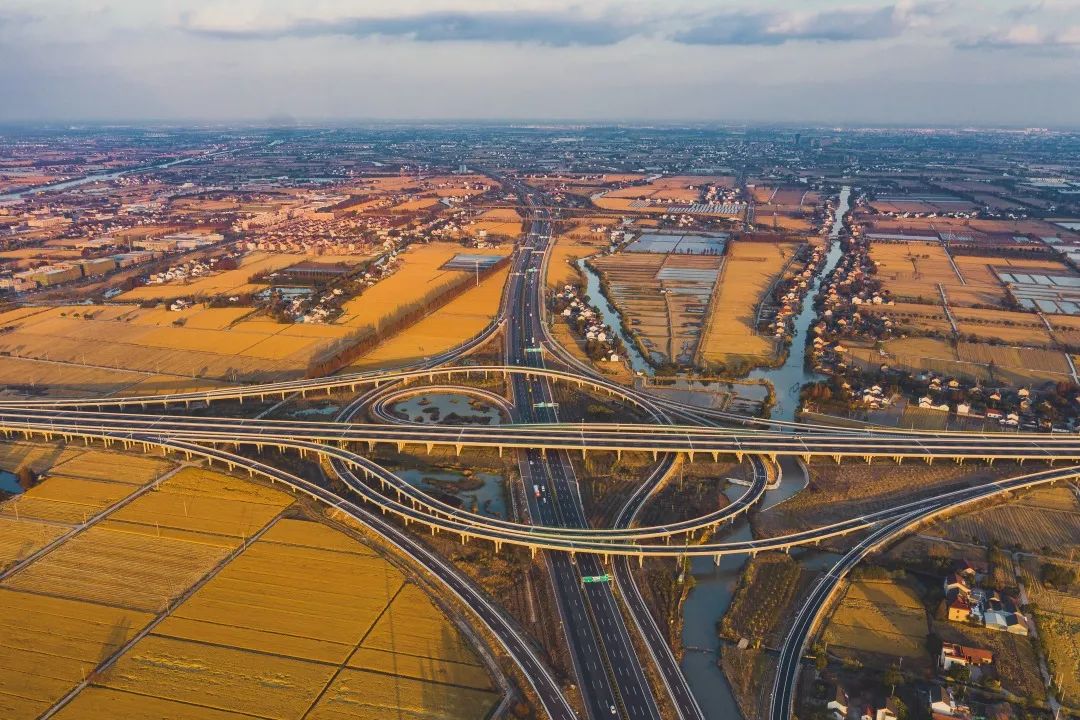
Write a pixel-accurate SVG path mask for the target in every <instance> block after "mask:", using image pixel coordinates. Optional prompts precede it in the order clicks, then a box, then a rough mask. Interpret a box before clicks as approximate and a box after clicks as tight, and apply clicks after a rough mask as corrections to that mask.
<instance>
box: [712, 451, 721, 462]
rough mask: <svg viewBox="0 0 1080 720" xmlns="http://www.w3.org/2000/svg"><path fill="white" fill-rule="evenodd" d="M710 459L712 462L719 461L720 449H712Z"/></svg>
mask: <svg viewBox="0 0 1080 720" xmlns="http://www.w3.org/2000/svg"><path fill="white" fill-rule="evenodd" d="M712 461H713V462H714V463H718V462H720V451H719V450H713V451H712Z"/></svg>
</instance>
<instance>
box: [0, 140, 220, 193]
mask: <svg viewBox="0 0 1080 720" xmlns="http://www.w3.org/2000/svg"><path fill="white" fill-rule="evenodd" d="M223 152H227V151H224V150H221V151H218V152H216V153H209V154H206V155H196V156H193V157H186V158H179V159H178V160H169V161H168V162H163V163H158V164H157V165H144V166H141V167H133V168H127V169H124V170H110V171H108V172H97V173H90V174H89V175H83V176H82V177H77V178H71V179H69V180H60V181H59V182H54V183H48V184H45V185H35V186H33V187H28V188H23V189H22V190H18V191H16V192H10V193H6V194H2V195H0V202H2V201H5V200H19V199H22V198H24V197H26V196H27V195H34V194H36V193H42V192H55V191H57V190H68V189H70V188H73V187H78V186H79V185H86V184H87V183H92V182H99V181H103V180H115V179H116V178H118V177H123V176H124V175H131V174H132V173H139V172H146V171H147V170H161V169H163V168H168V167H172V166H173V165H182V164H184V163H189V162H192V161H193V160H199V159H203V158H208V157H213V156H214V155H220V154H221V153H223Z"/></svg>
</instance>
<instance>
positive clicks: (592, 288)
mask: <svg viewBox="0 0 1080 720" xmlns="http://www.w3.org/2000/svg"><path fill="white" fill-rule="evenodd" d="M577 266H578V269H579V270H581V274H582V275H584V276H585V301H586V302H588V303H589V304H590V305H592V306H593V307H594V308H596V311H597V312H599V313H600V317H601V318H603V320H604V324H605V325H607V326H608V327H609V328H611V329H612V331H613V332H614V333H615V334H616V335H618V336H619V338H620V339H621V340H622V343H623V348H624V350H623V352H625V353H626V357H627V359H628V360H629V361H630V367H631V368H633V370H634V372H638V373H642V374H643V375H652V373H653V368H652V365H650V364H649V361H648V360H646V359H645V356H644V355H642V354H641V351H640V350H638V346H637V343H636V342H634V340H633V339H632V338H630V337H629V336H628V335H627V334H626V332H624V329H623V324H622V316H621V315H619V313H618V312H617V311H616V310H615V308H614V306H612V304H611V303H610V302H608V299H607V296H606V295H604V291H603V290H601V289H600V276H599V275H597V274H596V273H595V272H593V269H592V268H591V267H589V265H588V263H586V262H585V260H578V261H577Z"/></svg>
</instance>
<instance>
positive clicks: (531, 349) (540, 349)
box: [525, 347, 544, 353]
mask: <svg viewBox="0 0 1080 720" xmlns="http://www.w3.org/2000/svg"><path fill="white" fill-rule="evenodd" d="M525 352H538V353H542V352H544V348H538V347H534V348H525Z"/></svg>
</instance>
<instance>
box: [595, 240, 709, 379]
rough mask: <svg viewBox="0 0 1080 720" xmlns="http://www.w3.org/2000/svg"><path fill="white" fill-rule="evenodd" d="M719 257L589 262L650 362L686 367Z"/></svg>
mask: <svg viewBox="0 0 1080 720" xmlns="http://www.w3.org/2000/svg"><path fill="white" fill-rule="evenodd" d="M724 262H725V261H724V258H722V257H719V256H715V255H670V254H659V253H618V254H616V255H602V256H600V257H596V258H594V259H592V260H590V264H591V265H592V267H593V268H594V269H596V270H597V271H598V272H599V273H600V275H601V277H602V279H603V281H604V283H605V284H606V291H607V294H608V298H609V300H611V302H612V304H614V305H615V307H616V308H617V309H618V310H619V312H620V313H622V315H623V322H624V325H625V326H626V327H627V328H628V329H629V330H630V331H631V333H633V334H634V335H635V336H636V337H637V338H638V340H639V342H640V343H641V345H642V346H643V347H644V349H645V350H646V351H647V352H648V353H650V354H651V355H652V356H653V357H654V358H655V359H657V360H659V361H661V362H667V361H670V362H678V363H684V364H690V363H692V362H693V361H694V354H695V352H696V351H697V347H698V342H699V340H700V338H701V328H702V323H703V321H704V318H705V313H706V312H707V309H708V306H709V298H710V297H711V296H712V294H713V293H714V292H715V289H714V288H715V286H716V283H717V279H718V278H719V277H720V274H721V268H722V267H723V266H724Z"/></svg>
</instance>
